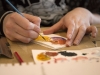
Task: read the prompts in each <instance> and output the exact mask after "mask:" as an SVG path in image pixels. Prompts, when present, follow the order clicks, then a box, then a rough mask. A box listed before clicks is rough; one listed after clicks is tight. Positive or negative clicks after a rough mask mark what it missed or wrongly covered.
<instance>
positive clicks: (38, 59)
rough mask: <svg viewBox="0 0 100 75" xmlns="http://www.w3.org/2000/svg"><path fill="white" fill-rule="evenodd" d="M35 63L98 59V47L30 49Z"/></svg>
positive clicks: (99, 50)
mask: <svg viewBox="0 0 100 75" xmlns="http://www.w3.org/2000/svg"><path fill="white" fill-rule="evenodd" d="M32 54H33V58H34V61H35V63H52V62H53V63H57V62H64V61H67V62H71V61H75V62H78V61H96V62H99V61H100V48H98V47H97V48H88V49H83V50H62V51H48V50H32Z"/></svg>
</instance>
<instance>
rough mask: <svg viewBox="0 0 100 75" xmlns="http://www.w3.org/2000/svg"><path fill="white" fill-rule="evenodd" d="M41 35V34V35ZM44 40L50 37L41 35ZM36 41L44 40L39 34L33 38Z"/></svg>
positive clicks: (48, 39)
mask: <svg viewBox="0 0 100 75" xmlns="http://www.w3.org/2000/svg"><path fill="white" fill-rule="evenodd" d="M42 36H43V35H42ZM43 37H44V38H45V40H46V41H50V37H48V36H43ZM35 40H36V41H45V40H44V39H43V38H42V37H41V36H40V35H39V36H38V37H37V38H36V39H35Z"/></svg>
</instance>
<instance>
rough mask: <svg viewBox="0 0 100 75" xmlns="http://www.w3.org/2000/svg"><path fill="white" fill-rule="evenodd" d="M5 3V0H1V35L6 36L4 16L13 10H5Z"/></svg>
mask: <svg viewBox="0 0 100 75" xmlns="http://www.w3.org/2000/svg"><path fill="white" fill-rule="evenodd" d="M3 5H4V4H3V0H0V35H3V36H4V33H3V20H4V18H5V16H6V15H7V14H9V13H11V11H7V10H5V9H4V7H3Z"/></svg>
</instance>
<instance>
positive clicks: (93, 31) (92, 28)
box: [87, 26, 98, 37]
mask: <svg viewBox="0 0 100 75" xmlns="http://www.w3.org/2000/svg"><path fill="white" fill-rule="evenodd" d="M87 32H88V33H91V36H92V37H96V35H97V33H98V30H97V28H96V26H90V27H88V28H87Z"/></svg>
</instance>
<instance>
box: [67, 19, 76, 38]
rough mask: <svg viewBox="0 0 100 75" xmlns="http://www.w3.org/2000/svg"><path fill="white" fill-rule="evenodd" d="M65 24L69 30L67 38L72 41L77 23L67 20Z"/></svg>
mask: <svg viewBox="0 0 100 75" xmlns="http://www.w3.org/2000/svg"><path fill="white" fill-rule="evenodd" d="M65 24H66V25H65V26H66V27H67V28H68V30H67V38H68V39H71V38H72V35H73V32H74V29H75V23H74V21H71V20H67V21H66V22H65Z"/></svg>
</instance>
